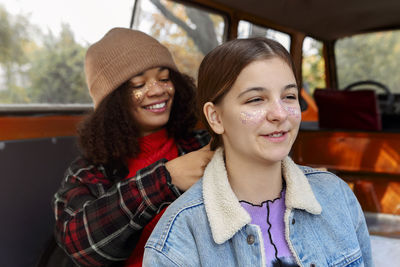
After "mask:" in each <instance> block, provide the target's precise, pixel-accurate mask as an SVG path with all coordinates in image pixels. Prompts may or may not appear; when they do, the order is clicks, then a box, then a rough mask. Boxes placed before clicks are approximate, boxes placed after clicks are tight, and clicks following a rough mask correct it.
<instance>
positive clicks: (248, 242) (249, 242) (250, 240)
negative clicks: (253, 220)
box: [247, 235, 255, 245]
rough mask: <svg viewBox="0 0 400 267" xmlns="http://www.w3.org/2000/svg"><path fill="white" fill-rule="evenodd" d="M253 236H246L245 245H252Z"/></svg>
mask: <svg viewBox="0 0 400 267" xmlns="http://www.w3.org/2000/svg"><path fill="white" fill-rule="evenodd" d="M254 240H255V238H254V235H248V236H247V244H249V245H252V244H253V243H254Z"/></svg>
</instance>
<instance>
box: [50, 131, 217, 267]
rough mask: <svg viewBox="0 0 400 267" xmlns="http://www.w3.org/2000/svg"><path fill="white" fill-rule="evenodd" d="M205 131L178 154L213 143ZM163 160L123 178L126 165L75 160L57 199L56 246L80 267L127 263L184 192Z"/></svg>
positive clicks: (185, 143) (183, 145) (182, 145)
mask: <svg viewBox="0 0 400 267" xmlns="http://www.w3.org/2000/svg"><path fill="white" fill-rule="evenodd" d="M209 140H210V136H209V135H208V133H207V132H206V131H195V132H194V133H193V135H192V137H191V138H187V139H185V140H177V146H178V151H179V155H183V154H185V153H188V152H191V151H194V150H197V149H199V148H201V147H203V146H205V145H206V144H208V142H209ZM166 162H167V160H165V159H162V160H159V161H157V162H155V163H153V164H151V165H150V166H148V167H146V168H143V169H141V170H139V171H138V172H137V173H136V176H135V177H132V178H128V179H124V178H125V177H126V176H127V175H128V169H127V167H126V166H124V165H123V164H112V166H103V165H97V166H95V165H92V164H91V163H90V162H88V161H87V160H85V159H83V158H81V157H80V158H78V159H77V160H75V161H74V162H73V163H72V164H71V166H70V167H69V169H68V170H67V172H66V175H65V178H64V180H63V182H62V185H61V187H60V188H59V190H58V192H57V193H56V194H55V196H54V199H53V208H54V213H55V219H56V229H55V237H56V240H57V243H58V244H59V245H60V246H61V247H62V248H63V249H64V250H65V251H66V253H67V254H69V256H70V257H71V258H72V259H73V260H74V262H75V263H76V264H78V265H82V266H106V265H111V264H113V263H116V262H120V261H123V260H125V259H126V258H127V257H129V256H130V254H131V253H132V251H133V249H134V247H135V245H136V243H137V241H138V240H139V237H140V233H141V230H142V228H143V227H144V226H145V225H146V224H147V223H148V222H149V221H150V220H151V219H152V218H153V217H154V216H155V215H156V214H157V212H158V211H159V210H160V208H162V206H163V205H165V204H168V203H170V202H172V201H174V200H175V199H176V198H177V197H178V196H179V195H180V192H179V190H178V189H177V188H176V187H175V186H174V185H172V184H171V177H170V175H169V172H168V171H167V169H166V168H165V163H166Z"/></svg>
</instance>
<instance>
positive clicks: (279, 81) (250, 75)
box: [230, 57, 296, 93]
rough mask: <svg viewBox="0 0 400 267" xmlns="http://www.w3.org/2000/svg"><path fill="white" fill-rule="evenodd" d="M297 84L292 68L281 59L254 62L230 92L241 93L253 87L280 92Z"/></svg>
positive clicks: (246, 68)
mask: <svg viewBox="0 0 400 267" xmlns="http://www.w3.org/2000/svg"><path fill="white" fill-rule="evenodd" d="M288 84H296V79H295V77H294V74H293V71H292V68H291V67H290V66H289V64H288V63H286V61H284V60H283V59H281V58H279V57H274V58H271V59H262V60H257V61H253V62H252V63H250V64H249V65H247V66H246V67H245V68H244V69H243V70H242V71H241V72H240V74H239V76H238V77H237V79H236V81H235V82H234V84H233V86H232V88H231V90H230V91H233V93H241V92H242V91H244V90H246V89H248V88H251V87H263V88H266V89H268V90H280V89H282V88H284V87H285V86H286V85H288Z"/></svg>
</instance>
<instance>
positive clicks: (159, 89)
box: [146, 80, 166, 96]
mask: <svg viewBox="0 0 400 267" xmlns="http://www.w3.org/2000/svg"><path fill="white" fill-rule="evenodd" d="M146 86H147V90H146V91H147V95H148V96H159V95H163V94H164V93H165V91H166V90H165V88H164V86H162V85H161V84H160V83H159V82H157V81H154V80H153V81H150V82H149V84H148V85H146Z"/></svg>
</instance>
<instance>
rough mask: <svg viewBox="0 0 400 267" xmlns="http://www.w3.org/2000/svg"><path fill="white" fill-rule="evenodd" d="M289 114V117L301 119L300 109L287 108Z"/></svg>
mask: <svg viewBox="0 0 400 267" xmlns="http://www.w3.org/2000/svg"><path fill="white" fill-rule="evenodd" d="M285 109H286V110H287V112H288V113H289V116H292V117H295V118H301V112H300V110H299V109H298V108H294V107H285Z"/></svg>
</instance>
